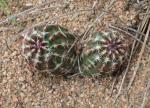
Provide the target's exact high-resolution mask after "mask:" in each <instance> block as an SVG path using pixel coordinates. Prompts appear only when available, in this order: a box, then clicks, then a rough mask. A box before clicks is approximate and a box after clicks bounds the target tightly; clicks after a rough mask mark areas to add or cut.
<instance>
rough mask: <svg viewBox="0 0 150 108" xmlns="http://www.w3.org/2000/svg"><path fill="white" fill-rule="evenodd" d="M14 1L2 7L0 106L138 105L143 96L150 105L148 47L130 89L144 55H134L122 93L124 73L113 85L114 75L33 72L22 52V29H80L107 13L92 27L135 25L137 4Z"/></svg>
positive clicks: (86, 107)
mask: <svg viewBox="0 0 150 108" xmlns="http://www.w3.org/2000/svg"><path fill="white" fill-rule="evenodd" d="M10 1H11V2H9V6H8V7H9V8H7V10H8V12H7V13H5V12H0V22H3V23H0V34H1V35H0V108H139V107H142V105H143V100H145V101H144V105H143V108H150V103H149V102H150V93H149V91H150V87H149V86H150V69H149V67H150V54H149V53H148V51H147V49H145V52H144V55H143V56H142V60H141V62H140V68H139V70H138V72H137V74H136V78H135V81H134V83H133V85H132V86H131V89H130V90H129V91H128V92H127V90H126V89H127V85H128V83H129V81H130V79H131V77H132V74H133V71H134V69H135V67H136V62H137V58H138V56H139V55H138V54H136V55H135V58H134V59H133V60H132V63H131V65H130V71H129V72H128V74H127V77H126V78H125V82H124V84H123V87H122V89H123V90H122V91H123V92H121V93H122V94H121V95H120V96H119V97H118V98H117V99H116V96H117V93H118V91H119V87H120V84H121V81H122V79H123V75H124V74H122V75H120V76H118V77H117V78H116V79H117V80H116V82H115V85H114V86H113V82H114V79H115V77H107V78H81V77H79V76H75V77H72V78H69V79H66V78H60V77H49V76H45V77H44V76H42V75H39V74H37V75H34V76H32V72H31V71H29V69H28V66H27V64H26V62H25V60H24V58H23V57H22V56H21V50H20V46H21V42H20V33H21V32H22V31H23V30H24V29H27V28H29V27H31V26H35V25H37V24H41V23H50V24H59V25H62V26H64V27H66V28H68V29H69V30H70V31H72V32H75V33H77V34H78V35H81V34H83V33H84V32H85V31H86V30H87V28H88V27H90V25H91V24H93V23H92V22H93V21H95V19H96V18H97V17H98V16H100V15H101V14H104V15H103V16H102V17H100V18H99V19H98V20H97V22H96V24H95V26H94V29H92V30H91V31H90V32H94V31H97V30H103V29H105V28H107V27H108V25H109V24H119V25H123V24H125V25H132V22H134V17H135V15H136V11H135V9H134V8H133V9H130V10H125V7H126V6H127V2H128V1H125V0H114V1H115V2H114V4H112V5H111V6H109V4H110V3H111V0H10ZM112 1H113V0H112ZM29 9H31V10H29ZM26 10H28V11H26ZM9 12H10V13H11V15H12V16H10V17H9V16H8V14H9ZM148 80H149V83H148ZM112 86H113V90H112ZM115 100H116V101H115ZM114 101H115V102H114Z"/></svg>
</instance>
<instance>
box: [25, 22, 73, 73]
mask: <svg viewBox="0 0 150 108" xmlns="http://www.w3.org/2000/svg"><path fill="white" fill-rule="evenodd" d="M74 41H75V36H74V35H73V34H71V33H70V32H69V31H68V30H67V29H65V28H63V27H61V26H58V25H47V26H45V27H35V28H32V29H30V30H28V32H27V33H26V34H25V35H24V37H23V42H22V49H23V55H24V57H25V58H26V59H27V61H28V62H29V64H31V65H32V66H33V67H34V68H35V69H37V70H48V72H51V73H53V74H61V73H63V68H66V69H67V68H70V67H71V66H72V65H73V59H74V57H75V55H74V49H73V48H71V45H72V44H73V42H74ZM70 48H71V49H70ZM63 74H64V73H63Z"/></svg>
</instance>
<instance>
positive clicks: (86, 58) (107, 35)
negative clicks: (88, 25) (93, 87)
mask: <svg viewBox="0 0 150 108" xmlns="http://www.w3.org/2000/svg"><path fill="white" fill-rule="evenodd" d="M85 44H86V47H85V48H84V49H83V52H82V54H81V57H80V58H81V60H80V61H81V63H80V64H81V65H80V73H81V74H83V75H90V76H97V75H102V74H106V73H107V74H110V73H113V72H114V71H116V70H117V69H118V68H119V67H120V66H121V64H122V63H123V62H124V60H125V58H126V57H127V53H128V46H129V44H128V43H127V40H126V39H125V38H124V37H123V36H122V35H121V34H119V33H117V32H115V31H112V30H107V31H105V32H99V33H96V35H95V36H93V38H91V39H90V40H89V41H88V42H87V43H85Z"/></svg>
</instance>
